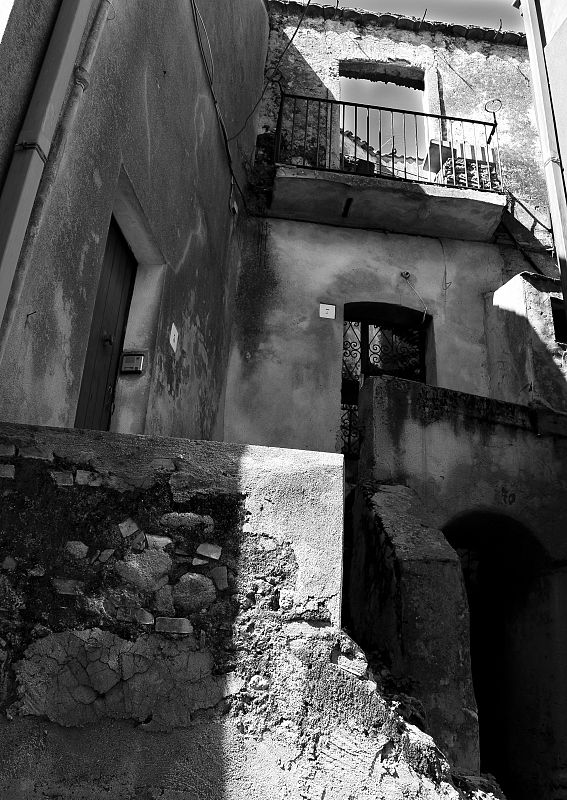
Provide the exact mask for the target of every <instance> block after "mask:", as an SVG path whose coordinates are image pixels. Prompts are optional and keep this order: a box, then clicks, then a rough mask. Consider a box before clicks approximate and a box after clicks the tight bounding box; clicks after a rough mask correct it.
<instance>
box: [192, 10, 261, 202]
mask: <svg viewBox="0 0 567 800" xmlns="http://www.w3.org/2000/svg"><path fill="white" fill-rule="evenodd" d="M190 3H191V10H192V12H193V21H194V23H195V32H196V34H197V44H198V47H199V52H200V54H201V59H202V61H203V66H204V68H205V73H206V76H207V82H208V84H209V89H210V92H211V97H212V98H213V104H214V108H215V113H216V116H217V120H218V123H219V128H220V131H221V135H222V139H223V144H224V149H225V152H226V158H227V163H228V169H229V171H230V177H231V183H230V195H229V205H230V201H231V198H232V190H233V186H236V188H237V189H238V191H239V193H240V196H241V197H242V201H243V203H244V207H245V208H246V210H248V208H247V205H246V197H245V195H244V192H243V190H242V187H241V186H240V184H239V182H238V179H237V177H236V175H235V173H234V166H233V161H232V153H231V152H230V143H229V142H230V140H229V138H228V132H227V129H226V124H225V121H224V117H223V114H222V111H221V108H220V106H219V102H218V99H217V96H216V92H215V87H214V84H213V75H214V59H213V52H212V49H211V42H210V39H209V35H208V33H207V29H206V27H205V23H204V20H203V17H202V16H201V12H200V11H199V8H198V6H197V2H196V0H190ZM199 22H200V23H201V25H202V27H203V30H204V32H205V36H206V39H207V43H208V46H209V51H210V54H211V67H210V68H209V65H208V62H207V58H206V55H205V48H204V45H203V40H202V38H201V30H200V25H199Z"/></svg>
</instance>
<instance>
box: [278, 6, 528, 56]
mask: <svg viewBox="0 0 567 800" xmlns="http://www.w3.org/2000/svg"><path fill="white" fill-rule="evenodd" d="M268 2H269V7H270V10H274V11H275V10H278V11H286V12H287V13H290V14H297V15H299V14H303V13H305V16H306V17H322V18H323V19H338V20H350V21H351V22H354V23H356V24H357V25H375V26H376V27H379V28H388V27H393V28H398V29H400V30H409V31H413V32H414V33H422V32H423V33H431V32H433V33H444V34H445V35H446V36H453V37H455V38H461V39H467V40H468V41H477V42H478V41H482V42H489V43H490V44H503V45H511V46H516V47H526V48H527V40H526V34H525V33H520V32H517V31H502V30H496V29H495V28H482V27H479V26H477V25H460V24H457V23H452V22H433V21H430V20H421V19H418V18H417V17H408V16H405V15H403V14H392V13H390V12H389V11H387V12H381V13H374V12H373V11H365V10H364V9H360V8H337V7H335V6H327V5H321V4H320V3H311V5H310V6H309V7H308V8H307V9H306V8H305V3H304V2H300V0H268Z"/></svg>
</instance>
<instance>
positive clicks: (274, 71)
mask: <svg viewBox="0 0 567 800" xmlns="http://www.w3.org/2000/svg"><path fill="white" fill-rule="evenodd" d="M192 2H193V0H192ZM310 5H311V0H307V4H306V6H305V8H304V9H303V12H302V14H301V16H300V18H299V22H298V23H297V27H296V29H295V30H294V32H293V34H292V35H291V38H290V40H289V42H288V43H287V44H286V46H285V47H284V49H283V50H282V52H281V53H280V57H279V58H278V60H277V61H276V63H275V66H273V67H270V68H269V70H270V72H271V73H272V74H271V76H270V77H268V78H266V79H265V80H264V87H263V89H262V93H261V94H260V97H259V98H258V99H257V100H256V102H255V103H254V105H253V106H252V110H251V111H250V113H249V114H248V116H247V117H246V119H245V120H244V122H243V123H242V125H241V126H240V128H239V129H238V130H237V131H236V133H233V134H232V136H229V139H228V141H229V142H232V141H233V139H236V137H237V136H240V134H241V133H242V131H243V130H244V128H245V127H246V126H247V125H248V122H249V120H250V117H251V116H252V114H253V113H254V112H255V111H256V109H257V108H258V106H259V105H260V103H261V102H262V100H263V98H264V95H265V94H266V89H267V88H268V86H269V85H270V83H273V81H274V79H275V76H276V75H277V72H278V68H279V66H280V64H281V63H282V60H283V57H284V56H285V54H286V53H287V51H288V50H289V48H290V46H291V43H292V42H293V40H294V39H295V37H296V35H297V32H298V31H299V29H300V28H301V25H302V23H303V20H304V19H305V15H306V14H307V9H308V8H309V6H310ZM335 10H336V9H335Z"/></svg>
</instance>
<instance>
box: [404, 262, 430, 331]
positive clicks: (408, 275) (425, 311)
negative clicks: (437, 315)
mask: <svg viewBox="0 0 567 800" xmlns="http://www.w3.org/2000/svg"><path fill="white" fill-rule="evenodd" d="M400 274H401V276H402V278H403V279H404V280H405V282H406V283H407V285H408V286H409V288H410V289H411V290H412V292H413V293H414V294H415V295H417V297H419V299H420V300H421V302H422V304H423V319H422V320H421V324H422V325H423V324H424V322H425V320H426V318H427V312H428V311H429V309H428V308H427V303H426V302H425V300H424V299H423V297H422V296H421V295H420V293H419V292H418V291H417V289H416V288H415V286H412V285H411V283H410V274H409V272H402V273H400Z"/></svg>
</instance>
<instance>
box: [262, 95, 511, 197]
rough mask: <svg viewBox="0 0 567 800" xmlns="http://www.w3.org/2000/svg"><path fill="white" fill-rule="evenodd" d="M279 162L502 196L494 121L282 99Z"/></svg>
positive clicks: (319, 100)
mask: <svg viewBox="0 0 567 800" xmlns="http://www.w3.org/2000/svg"><path fill="white" fill-rule="evenodd" d="M275 161H276V163H279V164H286V165H292V166H300V167H304V168H306V169H317V170H327V171H331V172H351V173H357V174H359V175H366V176H376V177H379V178H390V179H402V180H407V181H416V182H418V183H432V184H438V185H441V186H452V187H459V188H463V189H480V190H482V191H490V192H502V191H503V189H502V169H501V163H500V152H499V147H498V132H497V121H496V116H495V115H493V120H492V121H491V122H485V121H481V120H471V119H460V118H458V117H443V116H439V115H436V114H424V113H421V112H417V111H401V110H399V109H395V108H381V107H380V106H369V105H362V104H359V103H343V102H341V101H338V100H327V99H324V98H318V97H307V96H304V95H288V94H285V93H282V97H281V102H280V110H279V115H278V123H277V129H276V146H275Z"/></svg>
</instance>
